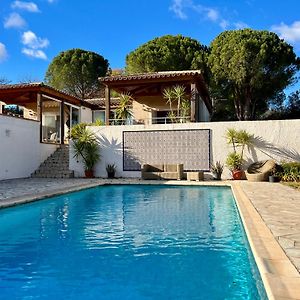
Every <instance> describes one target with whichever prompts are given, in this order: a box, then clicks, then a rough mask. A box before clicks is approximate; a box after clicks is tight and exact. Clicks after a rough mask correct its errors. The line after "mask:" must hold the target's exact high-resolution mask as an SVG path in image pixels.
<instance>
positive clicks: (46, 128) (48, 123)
mask: <svg viewBox="0 0 300 300" xmlns="http://www.w3.org/2000/svg"><path fill="white" fill-rule="evenodd" d="M60 110H61V102H60V101H58V100H57V101H56V100H50V99H47V98H44V99H43V100H42V120H41V122H42V142H44V143H55V144H59V143H60V142H61V126H60V123H61V116H60Z"/></svg>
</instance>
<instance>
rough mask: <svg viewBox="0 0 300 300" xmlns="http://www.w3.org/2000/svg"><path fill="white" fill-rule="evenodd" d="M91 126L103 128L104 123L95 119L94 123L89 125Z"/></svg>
mask: <svg viewBox="0 0 300 300" xmlns="http://www.w3.org/2000/svg"><path fill="white" fill-rule="evenodd" d="M91 125H92V126H105V123H104V122H103V121H102V120H99V119H97V120H96V121H95V122H94V123H92V124H91Z"/></svg>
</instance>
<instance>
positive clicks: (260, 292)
mask: <svg viewBox="0 0 300 300" xmlns="http://www.w3.org/2000/svg"><path fill="white" fill-rule="evenodd" d="M0 298H1V299H55V300H58V299H75V300H76V299H266V295H265V291H264V288H263V286H262V282H261V279H260V277H259V275H258V271H257V269H256V266H255V263H254V261H253V258H252V256H251V253H250V250H249V247H248V244H247V239H246V237H245V233H244V231H243V229H242V227H241V221H240V219H239V216H238V212H237V208H236V206H235V202H234V199H233V196H232V193H231V190H230V189H229V188H225V187H224V188H223V187H180V186H173V187H170V186H145V185H137V186H132V185H131V186H129V185H124V186H102V187H97V188H93V189H88V190H85V191H80V192H76V193H72V194H68V195H62V196H59V197H54V198H51V199H48V200H43V201H40V202H36V203H32V204H26V205H23V206H19V207H15V208H9V209H4V210H1V211H0Z"/></svg>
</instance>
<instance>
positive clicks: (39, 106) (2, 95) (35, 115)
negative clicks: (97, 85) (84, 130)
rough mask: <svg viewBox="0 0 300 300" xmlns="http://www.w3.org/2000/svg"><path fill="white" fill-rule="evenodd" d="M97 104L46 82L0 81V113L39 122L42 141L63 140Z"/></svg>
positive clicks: (58, 142)
mask: <svg viewBox="0 0 300 300" xmlns="http://www.w3.org/2000/svg"><path fill="white" fill-rule="evenodd" d="M93 107H94V106H93V105H92V104H89V103H86V102H85V101H82V100H80V99H78V98H76V97H74V96H71V95H69V94H67V93H64V92H62V91H59V90H56V89H54V88H52V87H50V86H47V85H46V84H44V83H26V84H9V85H0V114H2V115H7V116H11V117H17V118H24V119H29V120H33V121H37V122H40V142H42V143H55V144H64V143H66V142H68V134H69V131H70V129H71V127H72V126H73V125H75V124H77V123H78V122H83V121H87V122H90V121H91V117H90V119H89V120H84V115H86V116H87V115H88V114H87V113H84V111H89V115H90V116H91V115H92V113H91V109H92V108H93Z"/></svg>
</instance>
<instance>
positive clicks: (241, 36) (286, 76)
mask: <svg viewBox="0 0 300 300" xmlns="http://www.w3.org/2000/svg"><path fill="white" fill-rule="evenodd" d="M208 65H209V67H210V71H211V73H212V76H213V82H212V84H211V87H212V90H213V93H216V94H218V95H219V96H221V98H226V99H228V101H229V102H231V103H233V105H234V107H235V113H236V116H237V118H238V119H239V120H248V119H254V118H255V117H256V116H257V114H258V113H261V112H264V111H266V110H267V106H268V104H269V103H268V101H269V100H270V99H272V98H274V96H275V95H277V94H278V93H279V92H281V91H282V90H283V89H284V88H285V87H286V86H288V85H289V84H291V83H292V82H293V81H294V79H295V74H296V71H297V69H298V67H299V60H298V59H297V58H296V55H295V53H294V51H293V48H292V47H291V46H290V45H288V44H287V43H285V42H284V41H283V40H281V39H280V38H279V37H278V36H277V35H276V34H275V33H273V32H269V31H259V30H251V29H243V30H232V31H225V32H223V33H221V34H220V35H219V36H218V37H217V38H216V39H215V40H214V41H213V42H212V43H211V52H210V54H209V58H208Z"/></svg>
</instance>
